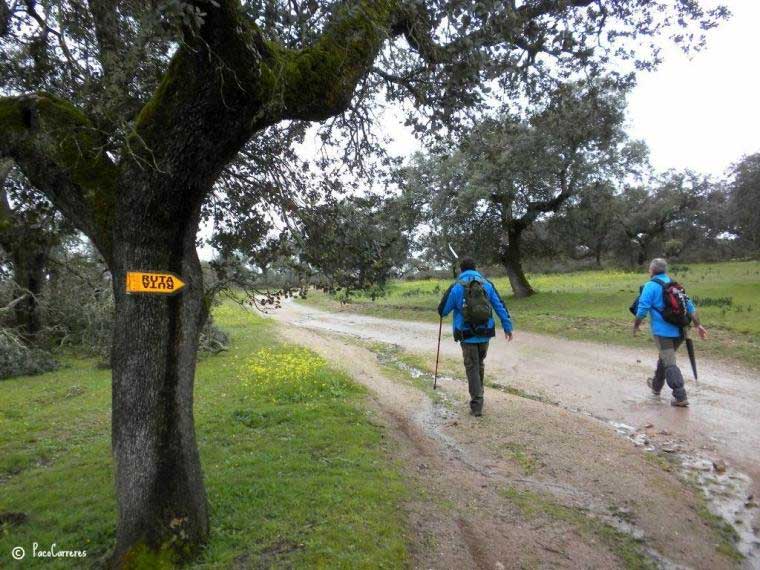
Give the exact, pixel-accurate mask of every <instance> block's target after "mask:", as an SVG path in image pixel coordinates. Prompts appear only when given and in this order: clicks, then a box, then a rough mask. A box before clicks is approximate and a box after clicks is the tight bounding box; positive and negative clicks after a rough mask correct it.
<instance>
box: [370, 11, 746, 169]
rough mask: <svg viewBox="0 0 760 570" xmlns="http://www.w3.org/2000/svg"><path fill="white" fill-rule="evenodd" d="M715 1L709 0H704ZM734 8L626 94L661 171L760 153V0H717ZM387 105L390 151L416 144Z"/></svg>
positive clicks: (631, 127)
mask: <svg viewBox="0 0 760 570" xmlns="http://www.w3.org/2000/svg"><path fill="white" fill-rule="evenodd" d="M715 3H717V2H714V1H712V0H708V1H704V2H703V4H704V5H713V4H715ZM720 3H722V4H725V5H727V6H728V7H729V8H730V10H731V11H732V13H733V16H732V17H731V19H730V20H728V21H726V22H724V23H723V24H722V25H721V26H720V27H719V28H718V29H716V30H713V31H712V32H710V34H709V36H708V43H707V46H706V48H705V49H704V50H703V51H701V52H700V53H698V54H696V55H693V56H692V57H691V59H690V58H688V57H686V56H685V55H684V54H683V52H681V51H680V50H679V49H678V48H676V47H673V48H671V49H668V50H667V51H666V52H665V53H664V63H663V64H662V65H661V66H660V67H659V68H658V69H657V71H655V72H652V73H642V74H640V75H639V78H638V85H637V87H636V88H635V89H634V90H633V92H632V94H631V96H630V98H629V108H628V132H629V134H630V135H631V136H632V137H634V138H641V139H644V140H645V141H646V143H647V144H648V145H649V148H650V150H651V160H652V164H653V166H654V167H655V168H656V169H657V170H667V169H669V168H677V169H682V168H691V169H694V170H697V171H700V172H704V173H706V174H716V175H720V174H722V173H723V172H724V171H725V170H726V168H727V167H728V166H729V165H730V164H731V163H733V162H735V161H736V160H738V159H739V158H740V157H741V156H742V155H744V154H749V153H753V152H760V73H759V72H758V69H759V67H760V66H759V65H758V56H760V34H759V33H758V31H757V25H758V23H760V0H720ZM394 115H395V114H394V113H393V112H390V114H389V116H388V117H386V120H385V121H384V122H385V124H386V125H388V126H387V128H386V129H385V131H386V132H388V133H389V134H390V135H391V136H392V137H393V138H394V139H395V140H394V143H393V145H392V147H391V148H392V152H393V154H397V155H407V156H408V155H409V154H410V153H411V152H413V151H414V150H417V149H418V148H419V146H418V144H417V143H416V141H414V139H413V138H412V137H411V135H410V134H409V133H408V132H405V131H404V129H403V127H401V126H400V120H399V119H398V117H397V116H394Z"/></svg>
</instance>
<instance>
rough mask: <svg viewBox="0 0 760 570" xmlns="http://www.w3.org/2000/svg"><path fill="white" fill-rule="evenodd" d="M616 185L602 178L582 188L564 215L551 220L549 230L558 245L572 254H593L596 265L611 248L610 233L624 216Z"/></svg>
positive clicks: (574, 255) (567, 253) (581, 255)
mask: <svg viewBox="0 0 760 570" xmlns="http://www.w3.org/2000/svg"><path fill="white" fill-rule="evenodd" d="M620 206H621V203H620V199H619V197H618V195H617V190H616V188H615V187H614V186H613V185H612V184H611V183H607V182H600V183H596V184H593V185H591V186H588V187H586V188H584V189H583V190H581V192H580V193H579V195H578V199H577V201H575V202H574V203H573V204H572V205H571V206H570V207H568V208H567V209H566V210H565V211H564V212H563V213H562V215H558V216H555V217H553V218H552V219H551V220H550V221H549V233H550V235H551V236H552V241H553V243H554V244H555V247H557V248H559V249H560V250H561V251H563V252H564V253H565V254H566V255H568V256H569V257H586V256H592V257H593V259H594V262H595V263H596V265H597V267H601V265H602V257H603V256H604V255H605V253H607V252H608V251H609V250H610V249H611V248H612V243H611V235H612V233H613V231H614V229H615V228H616V226H617V225H618V224H619V220H620V217H621V212H620Z"/></svg>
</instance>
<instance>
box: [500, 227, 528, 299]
mask: <svg viewBox="0 0 760 570" xmlns="http://www.w3.org/2000/svg"><path fill="white" fill-rule="evenodd" d="M521 240H522V231H520V230H514V229H511V228H510V229H508V230H507V242H506V243H505V244H504V245H503V246H502V256H501V258H502V263H503V265H504V268H505V269H506V270H507V277H509V284H510V285H511V286H512V292H513V293H514V294H515V297H530V296H531V295H533V294H534V293H535V291H534V290H533V287H531V286H530V283H529V282H528V278H527V277H526V276H525V272H524V271H523V268H522V254H521V252H520V242H521Z"/></svg>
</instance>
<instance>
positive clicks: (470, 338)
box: [438, 270, 656, 344]
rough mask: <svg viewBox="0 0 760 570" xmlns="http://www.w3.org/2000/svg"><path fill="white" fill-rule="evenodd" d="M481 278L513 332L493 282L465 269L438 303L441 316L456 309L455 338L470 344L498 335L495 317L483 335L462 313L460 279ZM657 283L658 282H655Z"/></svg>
mask: <svg viewBox="0 0 760 570" xmlns="http://www.w3.org/2000/svg"><path fill="white" fill-rule="evenodd" d="M472 279H479V280H480V281H481V282H482V283H483V288H484V289H485V290H486V293H487V294H488V300H489V301H490V303H491V306H492V307H493V310H494V311H495V312H496V314H497V315H499V320H501V326H502V327H503V328H504V332H512V319H511V318H510V316H509V311H507V307H506V306H505V305H504V302H503V301H502V300H501V296H500V295H499V292H498V291H497V290H496V287H494V285H493V283H491V282H490V281H488V280H487V279H486V278H485V277H483V276H482V275H481V274H480V273H479V272H477V271H474V270H468V271H463V272H462V273H461V274H460V275H459V278H458V279H457V281H456V282H455V283H453V284H452V285H451V287H449V289H448V290H447V291H446V293H444V294H443V298H442V299H441V303H440V305H438V314H439V315H440V316H441V317H445V316H446V315H448V314H449V313H450V312H451V311H454V323H453V325H454V338H455V339H457V341H459V340H461V341H462V342H466V343H468V344H478V343H483V342H488V341H489V340H490V339H491V338H492V337H494V336H495V335H496V331H495V328H496V322H495V321H494V319H493V317H491V318H490V319H489V320H488V325H487V327H486V330H485V331H478V332H479V333H480V334H481V335H482V336H475V335H474V334H473V332H472V331H471V330H470V326H469V325H468V324H467V323H465V322H464V315H462V306H463V304H464V287H463V286H462V285H461V284H460V283H459V281H464V282H465V283H466V282H468V281H470V280H472ZM655 285H656V283H655Z"/></svg>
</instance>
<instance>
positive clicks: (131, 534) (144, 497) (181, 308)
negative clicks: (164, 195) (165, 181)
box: [112, 209, 209, 567]
mask: <svg viewBox="0 0 760 570" xmlns="http://www.w3.org/2000/svg"><path fill="white" fill-rule="evenodd" d="M138 216H139V217H138ZM166 222H167V221H166V219H165V218H164V212H155V211H154V212H147V215H146V213H134V211H132V212H130V211H126V210H125V211H124V212H123V215H122V216H120V217H118V218H117V235H119V239H117V240H116V241H115V247H114V268H113V274H114V296H115V299H116V323H115V333H114V344H113V394H112V399H113V421H112V439H113V442H112V444H113V455H114V461H115V464H116V470H115V471H116V494H117V497H118V501H119V514H118V526H117V533H116V547H115V550H114V553H113V556H112V564H113V566H115V567H132V566H135V565H139V564H141V563H143V562H142V561H144V560H145V558H138V557H145V556H153V557H160V556H161V555H162V553H163V555H165V556H169V555H171V556H172V557H173V561H181V560H182V559H183V558H184V559H189V558H191V557H192V556H193V555H194V554H196V553H197V551H198V548H199V547H200V546H201V545H203V544H204V543H205V542H206V540H207V538H208V532H209V521H208V507H207V498H206V492H205V488H204V485H203V475H202V472H201V464H200V457H199V453H198V448H197V445H196V438H195V428H194V423H193V383H194V377H195V363H196V353H197V350H198V337H199V334H200V330H201V329H202V327H203V323H204V321H205V319H206V317H207V311H206V310H205V308H204V304H203V276H202V271H201V265H200V262H199V260H198V256H197V253H196V250H195V237H196V232H197V227H198V210H197V209H196V211H195V212H193V213H192V215H191V216H190V220H189V221H188V220H187V219H184V220H183V219H181V218H178V219H177V221H176V224H174V225H170V226H168V227H167V223H166ZM159 269H160V270H169V271H173V272H175V273H177V274H179V275H181V277H182V279H183V281H185V282H186V284H187V285H186V286H185V288H184V289H183V290H182V291H181V292H180V293H178V294H177V295H175V296H171V297H166V296H162V295H127V294H126V292H125V283H126V272H127V271H130V270H159ZM169 553H171V554H169ZM178 559H179V560H178ZM137 560H141V562H137ZM148 560H150V559H148Z"/></svg>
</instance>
